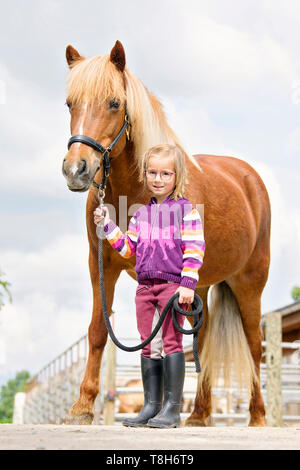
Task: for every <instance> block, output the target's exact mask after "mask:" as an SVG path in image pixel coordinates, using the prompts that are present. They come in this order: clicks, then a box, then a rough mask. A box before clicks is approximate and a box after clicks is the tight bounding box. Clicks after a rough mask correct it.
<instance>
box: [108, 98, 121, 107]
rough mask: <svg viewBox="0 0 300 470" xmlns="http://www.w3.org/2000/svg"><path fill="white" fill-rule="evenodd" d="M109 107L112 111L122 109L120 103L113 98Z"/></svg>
mask: <svg viewBox="0 0 300 470" xmlns="http://www.w3.org/2000/svg"><path fill="white" fill-rule="evenodd" d="M109 107H110V109H119V107H120V101H119V100H117V99H116V98H113V99H112V100H110V102H109Z"/></svg>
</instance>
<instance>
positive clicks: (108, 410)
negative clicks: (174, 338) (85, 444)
mask: <svg viewBox="0 0 300 470" xmlns="http://www.w3.org/2000/svg"><path fill="white" fill-rule="evenodd" d="M268 315H270V317H269V318H266V326H267V327H266V342H263V347H264V350H265V353H264V359H265V361H266V362H265V363H262V365H261V387H262V394H263V398H264V401H265V403H266V405H267V423H268V425H269V426H282V425H283V424H287V425H292V424H297V425H298V424H299V423H300V360H298V361H294V362H296V363H295V364H285V363H282V354H281V351H282V348H284V349H287V348H288V349H293V350H295V351H298V352H299V351H300V344H299V343H282V342H281V330H280V328H281V323H280V319H279V318H278V317H277V315H276V314H274V313H272V314H268ZM265 317H267V316H265ZM121 341H123V340H122V339H121ZM87 351H88V340H87V335H85V336H83V337H82V338H80V339H79V340H78V341H77V342H76V343H74V344H73V345H71V346H70V347H69V348H68V349H67V350H66V351H64V352H63V353H62V354H60V355H59V356H58V357H57V358H55V359H54V360H53V361H51V362H50V363H49V364H47V365H46V366H45V367H43V368H42V369H41V371H40V372H39V373H38V374H36V375H35V376H34V377H33V378H32V379H31V380H30V382H29V383H28V384H27V387H26V393H25V396H24V400H23V401H22V400H20V399H19V403H21V402H22V403H23V405H22V406H23V409H22V412H21V413H20V411H18V412H17V410H16V413H15V415H18V416H19V417H20V416H22V419H21V418H18V419H19V420H21V421H22V422H23V423H24V424H27V423H33V424H42V423H50V424H62V423H63V422H64V421H65V419H66V417H67V416H68V411H69V409H70V407H71V406H72V404H73V403H74V402H75V401H76V400H77V398H78V395H79V387H80V383H81V380H82V378H83V374H84V371H85V365H86V360H87ZM117 354H119V353H117V351H116V347H115V345H114V344H113V343H112V342H111V340H109V341H108V343H107V347H106V348H105V353H104V356H103V361H102V367H101V378H100V381H101V384H102V386H101V390H100V393H99V396H98V397H97V399H96V402H95V410H94V412H95V418H94V421H93V423H94V424H102V423H103V424H114V423H116V424H118V423H120V421H121V420H122V419H123V418H124V415H122V414H121V413H118V403H119V397H120V395H121V394H128V393H142V389H141V388H138V389H134V388H127V387H124V386H120V384H122V383H123V385H124V383H125V382H126V380H129V379H130V378H136V379H140V378H141V374H140V365H139V363H138V361H137V363H136V364H134V365H131V366H128V365H124V364H123V365H121V364H119V363H118V360H117ZM127 354H129V353H127ZM138 354H140V353H138ZM299 358H300V354H299ZM196 376H197V374H196V373H195V367H194V363H189V362H187V363H186V379H185V386H184V398H185V403H188V402H191V403H192V402H193V400H194V398H195V394H196V389H197V377H196ZM117 384H118V385H117ZM221 385H222V384H220V387H218V388H214V389H213V391H212V392H213V414H212V418H213V421H214V423H215V424H216V425H235V424H238V425H247V423H248V419H249V416H248V406H249V403H248V398H247V396H246V392H245V391H242V392H240V391H238V390H237V389H236V388H232V389H226V390H225V389H224V388H222V386H221ZM19 398H20V397H19ZM189 414H190V410H188V411H187V410H184V411H183V413H182V414H181V416H182V418H183V419H185V418H186V417H187V416H189ZM126 416H129V415H128V414H127V415H126Z"/></svg>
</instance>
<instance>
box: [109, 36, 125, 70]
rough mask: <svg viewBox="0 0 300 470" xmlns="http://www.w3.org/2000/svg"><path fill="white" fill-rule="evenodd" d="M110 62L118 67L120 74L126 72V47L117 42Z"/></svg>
mask: <svg viewBox="0 0 300 470" xmlns="http://www.w3.org/2000/svg"><path fill="white" fill-rule="evenodd" d="M110 60H111V62H112V63H113V64H115V66H116V67H117V69H118V70H120V72H124V69H125V65H126V58H125V51H124V47H123V46H122V44H121V43H120V41H117V42H116V44H115V45H114V47H113V48H112V50H111V53H110Z"/></svg>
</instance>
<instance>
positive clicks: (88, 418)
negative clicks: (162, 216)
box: [67, 241, 120, 424]
mask: <svg viewBox="0 0 300 470" xmlns="http://www.w3.org/2000/svg"><path fill="white" fill-rule="evenodd" d="M106 243H107V242H105V241H104V242H103V245H104V244H106ZM103 251H104V250H103ZM103 266H104V287H105V294H106V305H107V310H108V312H109V313H110V312H111V307H112V303H113V296H114V288H115V284H116V281H117V279H118V277H119V274H120V269H119V268H118V266H115V264H114V263H113V261H112V259H111V258H109V259H108V258H107V257H105V255H104V260H103ZM89 268H90V276H91V281H92V286H93V315H92V320H91V323H90V326H89V330H88V339H89V354H88V360H87V365H86V369H85V374H84V378H83V380H82V382H81V386H80V396H79V398H78V400H77V401H76V403H75V404H74V405H73V406H72V408H71V409H70V416H69V419H68V421H67V422H68V423H69V424H91V423H92V421H93V418H94V402H95V399H96V397H97V395H98V393H99V386H100V384H99V373H100V365H101V360H102V356H103V352H104V347H105V344H106V341H107V328H106V325H105V322H104V316H103V311H102V302H101V293H100V287H99V266H98V252H97V250H96V249H92V248H91V250H90V255H89Z"/></svg>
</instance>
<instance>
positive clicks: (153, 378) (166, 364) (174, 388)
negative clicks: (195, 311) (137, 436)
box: [94, 144, 205, 428]
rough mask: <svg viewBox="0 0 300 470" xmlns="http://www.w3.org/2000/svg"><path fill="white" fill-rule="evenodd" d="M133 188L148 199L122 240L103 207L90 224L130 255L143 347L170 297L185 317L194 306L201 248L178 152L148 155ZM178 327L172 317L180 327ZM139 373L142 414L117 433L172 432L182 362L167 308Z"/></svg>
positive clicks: (158, 150)
mask: <svg viewBox="0 0 300 470" xmlns="http://www.w3.org/2000/svg"><path fill="white" fill-rule="evenodd" d="M139 181H141V182H144V187H147V188H148V189H149V190H150V192H151V194H153V196H152V197H151V199H150V201H149V202H148V204H146V205H145V206H142V207H140V209H138V210H137V211H136V212H135V214H134V215H133V217H132V218H131V219H130V222H129V227H128V230H127V232H126V233H125V234H123V233H122V232H121V231H120V229H119V227H118V226H117V225H116V224H115V223H114V222H113V221H112V220H111V219H110V217H109V212H108V208H107V207H105V206H103V211H104V214H105V215H104V216H101V214H100V210H99V208H98V209H96V210H95V212H94V221H95V224H98V223H99V222H100V220H102V219H103V217H104V234H105V236H106V238H107V240H108V241H109V243H110V244H111V246H112V247H113V248H114V249H116V250H117V251H118V252H119V254H120V255H122V256H124V257H125V258H129V257H131V256H132V255H134V254H136V267H135V270H136V273H137V280H138V283H139V284H138V287H137V290H136V297H135V303H136V316H137V326H138V331H139V333H140V336H141V341H142V342H143V341H144V340H145V339H146V338H148V337H149V336H150V334H151V331H152V330H153V329H154V327H155V325H156V323H157V321H158V317H159V315H160V314H161V312H162V310H163V309H164V307H165V305H166V304H167V302H168V300H169V299H170V297H172V296H173V295H174V294H175V293H177V292H178V293H179V304H181V305H180V307H181V308H182V309H184V310H188V307H189V305H190V304H191V303H192V302H193V300H194V291H195V288H196V285H197V281H198V278H199V276H198V270H199V269H200V267H201V266H202V263H203V256H204V249H205V242H204V238H203V227H202V222H201V218H200V215H199V213H198V211H197V210H196V209H195V208H194V207H193V206H192V204H191V203H190V202H189V201H188V199H186V198H185V197H184V196H183V194H184V190H185V187H186V184H187V171H186V167H185V154H184V152H183V151H182V149H181V148H179V147H177V146H174V145H167V144H165V145H159V146H156V147H153V148H151V149H150V150H149V151H148V152H147V153H146V154H145V155H144V156H143V159H142V161H141V167H140V175H139ZM184 319H185V317H184V316H183V315H178V321H179V324H180V326H181V327H182V326H183V323H184ZM162 349H163V350H164V354H165V357H164V358H162V356H161V352H162ZM141 371H142V381H143V387H144V406H143V408H142V409H141V411H140V413H139V414H138V416H137V417H135V418H127V419H125V420H124V421H123V425H125V426H134V427H138V426H150V427H158V428H170V427H178V426H179V425H180V405H181V398H182V391H183V383H184V375H185V358H184V353H183V348H182V333H179V332H178V330H177V329H176V328H175V326H174V324H173V320H172V314H171V308H170V309H169V311H168V314H167V316H166V318H165V321H164V323H163V325H162V327H161V329H160V331H159V333H158V334H157V336H156V337H155V338H154V339H153V340H152V341H151V343H150V344H148V345H147V346H146V347H145V348H144V349H143V350H142V354H141ZM163 395H164V403H163V406H162V400H163Z"/></svg>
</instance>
